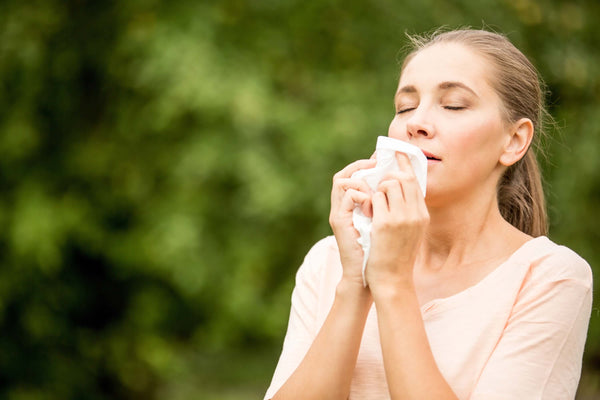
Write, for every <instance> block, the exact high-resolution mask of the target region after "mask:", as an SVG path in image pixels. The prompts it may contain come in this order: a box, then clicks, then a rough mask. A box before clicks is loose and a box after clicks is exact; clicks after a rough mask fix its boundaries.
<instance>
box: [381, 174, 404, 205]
mask: <svg viewBox="0 0 600 400" xmlns="http://www.w3.org/2000/svg"><path fill="white" fill-rule="evenodd" d="M377 191H379V192H382V193H384V194H385V196H386V198H387V202H388V207H389V208H390V209H392V207H393V206H394V205H395V204H399V203H401V202H402V203H404V202H405V201H406V195H405V193H404V186H403V185H402V184H401V182H400V181H399V180H397V179H390V180H385V181H382V182H381V183H380V184H379V186H378V187H377Z"/></svg>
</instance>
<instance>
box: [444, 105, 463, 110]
mask: <svg viewBox="0 0 600 400" xmlns="http://www.w3.org/2000/svg"><path fill="white" fill-rule="evenodd" d="M444 108H445V109H446V110H454V111H457V110H464V109H465V108H467V107H463V106H444Z"/></svg>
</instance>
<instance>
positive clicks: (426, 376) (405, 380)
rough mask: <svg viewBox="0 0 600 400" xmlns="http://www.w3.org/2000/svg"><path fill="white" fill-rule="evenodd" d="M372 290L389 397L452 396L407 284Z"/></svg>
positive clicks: (411, 289)
mask: <svg viewBox="0 0 600 400" xmlns="http://www.w3.org/2000/svg"><path fill="white" fill-rule="evenodd" d="M379 289H380V290H378V291H375V292H374V293H373V298H374V300H375V305H376V308H377V318H378V322H379V334H380V340H381V348H382V353H383V362H384V367H385V373H386V378H387V382H388V386H389V390H390V395H391V398H392V399H452V400H457V397H456V395H455V394H454V393H453V391H452V389H451V388H450V386H449V385H448V383H447V382H446V380H445V379H444V377H443V376H442V374H441V373H440V371H439V369H438V367H437V364H436V362H435V359H434V357H433V353H432V352H431V348H430V346H429V341H428V339H427V334H426V332H425V326H424V324H423V319H422V316H421V310H420V307H419V302H418V300H417V296H416V294H415V291H414V289H413V288H412V285H411V284H410V283H408V284H403V285H397V286H396V287H391V286H388V287H386V288H379Z"/></svg>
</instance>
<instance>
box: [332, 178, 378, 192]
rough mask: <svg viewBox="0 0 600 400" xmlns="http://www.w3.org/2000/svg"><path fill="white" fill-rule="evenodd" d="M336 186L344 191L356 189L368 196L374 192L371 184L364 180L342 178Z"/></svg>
mask: <svg viewBox="0 0 600 400" xmlns="http://www.w3.org/2000/svg"><path fill="white" fill-rule="evenodd" d="M335 186H336V187H337V188H338V189H340V190H342V191H346V190H348V189H354V190H358V191H359V192H363V193H366V194H370V193H371V192H372V190H371V187H370V186H369V184H368V183H367V182H366V181H364V180H363V179H352V178H342V179H338V180H337V181H336V182H335Z"/></svg>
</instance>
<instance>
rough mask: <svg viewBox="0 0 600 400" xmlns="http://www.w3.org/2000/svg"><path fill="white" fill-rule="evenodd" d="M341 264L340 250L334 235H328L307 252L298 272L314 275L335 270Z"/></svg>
mask: <svg viewBox="0 0 600 400" xmlns="http://www.w3.org/2000/svg"><path fill="white" fill-rule="evenodd" d="M337 264H339V250H338V246H337V242H336V240H335V237H334V236H327V237H325V238H323V239H321V240H319V241H318V242H316V243H315V244H314V245H313V246H312V247H311V248H310V250H309V251H308V253H306V256H305V257H304V261H303V263H302V265H301V266H300V269H299V270H298V274H308V275H312V276H316V275H321V274H323V273H327V272H328V271H330V272H335V267H334V266H335V265H337Z"/></svg>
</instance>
